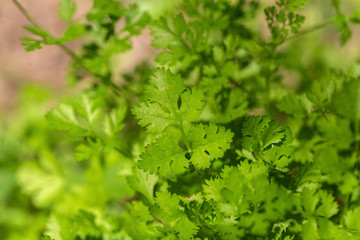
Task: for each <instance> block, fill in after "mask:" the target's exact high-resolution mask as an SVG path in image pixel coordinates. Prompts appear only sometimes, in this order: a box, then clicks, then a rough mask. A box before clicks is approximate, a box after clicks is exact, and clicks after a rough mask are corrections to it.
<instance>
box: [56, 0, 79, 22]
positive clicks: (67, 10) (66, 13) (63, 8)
mask: <svg viewBox="0 0 360 240" xmlns="http://www.w3.org/2000/svg"><path fill="white" fill-rule="evenodd" d="M75 11H76V3H75V2H74V1H73V0H60V1H59V15H60V17H61V19H62V20H64V21H66V22H71V20H72V18H73V16H74V13H75Z"/></svg>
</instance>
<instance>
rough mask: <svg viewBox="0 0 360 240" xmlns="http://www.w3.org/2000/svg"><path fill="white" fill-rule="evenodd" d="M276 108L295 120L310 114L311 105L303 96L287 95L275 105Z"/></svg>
mask: <svg viewBox="0 0 360 240" xmlns="http://www.w3.org/2000/svg"><path fill="white" fill-rule="evenodd" d="M276 107H277V108H278V109H279V110H280V111H282V112H285V113H287V114H290V115H293V116H294V117H295V118H302V117H304V116H306V115H308V114H310V113H311V108H312V105H311V102H310V101H309V100H308V99H307V98H306V97H305V96H297V95H295V94H293V93H289V94H288V95H286V96H285V97H283V98H282V99H281V100H280V101H279V102H278V103H277V104H276Z"/></svg>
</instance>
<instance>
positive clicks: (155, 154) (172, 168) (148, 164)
mask: <svg viewBox="0 0 360 240" xmlns="http://www.w3.org/2000/svg"><path fill="white" fill-rule="evenodd" d="M185 154H186V151H184V149H182V148H181V147H180V146H179V144H178V142H177V140H176V139H175V138H174V137H172V136H167V135H165V136H162V137H159V138H157V139H156V142H155V143H153V144H151V145H150V146H148V147H147V148H146V149H145V151H144V152H143V153H142V154H141V155H140V158H141V160H139V168H140V169H143V170H145V171H149V172H150V173H151V174H159V175H160V176H166V175H169V174H181V173H184V172H185V171H186V168H187V167H188V166H189V160H188V159H186V157H185Z"/></svg>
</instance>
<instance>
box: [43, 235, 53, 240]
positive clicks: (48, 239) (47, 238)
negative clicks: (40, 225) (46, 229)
mask: <svg viewBox="0 0 360 240" xmlns="http://www.w3.org/2000/svg"><path fill="white" fill-rule="evenodd" d="M41 240H54V239H52V238H51V237H50V236H49V235H44V236H42V237H41Z"/></svg>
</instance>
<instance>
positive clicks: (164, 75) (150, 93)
mask: <svg viewBox="0 0 360 240" xmlns="http://www.w3.org/2000/svg"><path fill="white" fill-rule="evenodd" d="M145 97H146V98H147V99H148V101H147V102H146V103H140V104H139V105H138V106H135V107H134V108H133V111H132V112H133V113H134V114H135V115H136V118H137V119H139V124H140V125H141V126H143V127H146V128H147V130H148V131H149V132H153V133H159V132H162V131H163V130H164V129H165V128H166V127H167V126H169V125H175V126H179V124H180V123H181V122H182V121H183V120H187V121H196V120H198V118H199V116H200V111H201V109H202V108H203V105H204V103H203V101H202V99H203V93H202V91H201V90H198V89H191V90H190V89H187V88H186V87H185V85H184V83H183V80H182V79H181V77H180V76H179V75H174V74H172V73H171V72H170V71H169V70H165V69H157V70H156V71H155V72H154V74H153V75H152V77H151V78H150V82H149V85H148V86H146V88H145Z"/></svg>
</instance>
